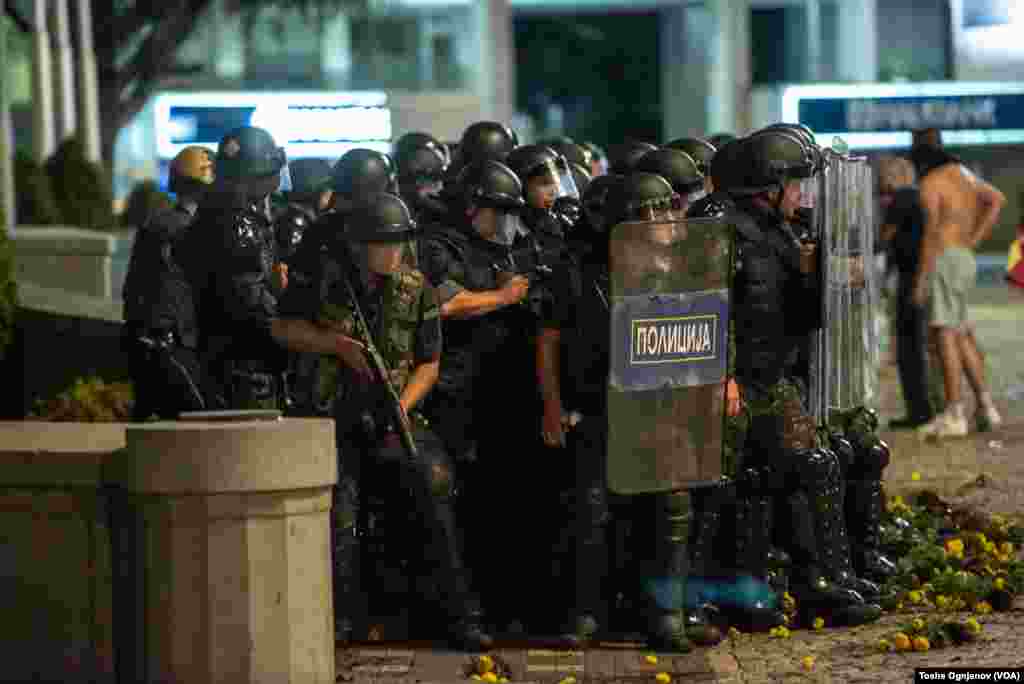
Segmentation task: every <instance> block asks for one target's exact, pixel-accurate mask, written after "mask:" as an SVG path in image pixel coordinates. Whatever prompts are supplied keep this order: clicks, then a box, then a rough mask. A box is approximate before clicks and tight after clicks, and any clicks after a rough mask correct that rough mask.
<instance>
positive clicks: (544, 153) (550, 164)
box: [505, 145, 580, 199]
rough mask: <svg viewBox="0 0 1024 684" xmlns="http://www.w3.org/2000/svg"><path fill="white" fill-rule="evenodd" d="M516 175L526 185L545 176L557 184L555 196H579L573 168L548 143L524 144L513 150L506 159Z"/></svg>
mask: <svg viewBox="0 0 1024 684" xmlns="http://www.w3.org/2000/svg"><path fill="white" fill-rule="evenodd" d="M505 163H506V164H507V165H508V167H509V168H510V169H512V171H513V172H515V174H516V176H518V177H519V179H520V180H521V181H522V183H523V186H524V187H523V190H524V192H525V191H526V190H527V188H526V186H528V185H529V183H530V181H532V180H533V179H535V178H539V177H544V178H547V179H549V181H550V182H551V183H552V184H554V185H556V186H557V191H556V194H555V198H556V199H557V198H558V197H575V198H579V196H580V194H579V190H578V189H577V188H576V183H575V181H574V180H573V177H572V170H571V169H570V168H569V163H568V162H567V161H566V159H565V157H563V156H562V155H560V154H558V153H557V152H555V151H554V150H552V149H551V148H550V147H548V146H546V145H522V146H520V147H517V148H516V149H514V150H512V152H511V153H510V154H509V155H508V159H506V160H505Z"/></svg>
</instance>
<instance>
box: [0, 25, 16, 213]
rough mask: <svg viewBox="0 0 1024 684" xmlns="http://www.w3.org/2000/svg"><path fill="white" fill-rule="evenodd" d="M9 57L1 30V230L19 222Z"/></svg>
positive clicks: (5, 38)
mask: <svg viewBox="0 0 1024 684" xmlns="http://www.w3.org/2000/svg"><path fill="white" fill-rule="evenodd" d="M9 64H10V61H9V59H8V57H7V31H0V208H2V209H3V212H4V223H3V225H0V230H2V231H6V230H9V229H11V228H13V227H14V226H15V225H16V224H17V217H16V216H15V208H16V206H17V203H16V202H15V199H14V198H15V194H14V193H15V189H14V126H13V124H12V123H11V96H10V84H8V83H7V75H8V73H9V72H10V68H9V66H8V65H9Z"/></svg>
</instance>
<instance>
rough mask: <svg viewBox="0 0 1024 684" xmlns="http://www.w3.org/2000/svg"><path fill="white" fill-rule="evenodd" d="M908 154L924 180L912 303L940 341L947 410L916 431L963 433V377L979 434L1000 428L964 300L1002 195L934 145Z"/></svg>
mask: <svg viewBox="0 0 1024 684" xmlns="http://www.w3.org/2000/svg"><path fill="white" fill-rule="evenodd" d="M911 156H912V157H913V158H914V161H915V164H916V165H917V166H918V168H919V170H920V173H921V176H922V178H921V183H920V193H921V206H922V207H923V209H924V212H925V227H924V236H923V239H922V242H921V259H920V263H919V266H918V270H917V274H916V276H915V280H914V290H913V295H912V298H913V301H914V303H915V304H917V305H918V306H923V305H924V304H925V302H929V303H930V316H929V325H930V327H931V331H932V334H933V335H934V336H935V337H936V339H937V341H938V348H939V357H940V359H941V361H942V372H943V376H944V382H945V390H946V410H945V411H943V412H942V413H940V414H939V415H937V416H936V417H935V418H934V419H933V420H932V421H931V422H929V423H927V424H925V425H923V426H921V427H920V428H918V430H919V432H920V433H921V434H922V435H925V436H934V437H958V436H963V435H966V434H967V432H968V429H967V417H966V415H965V412H964V405H963V392H962V387H961V379H960V378H961V374H962V373H963V372H964V371H966V373H967V379H968V381H969V382H970V383H971V387H972V389H973V390H974V394H975V396H976V398H977V419H978V425H979V429H982V430H984V429H991V428H995V427H998V426H999V424H1000V423H1002V419H1001V417H1000V415H999V412H998V411H997V410H996V408H995V405H994V404H993V402H992V395H991V393H990V392H989V391H988V388H987V387H986V385H985V363H984V360H983V358H982V356H981V354H980V352H979V351H978V347H977V344H976V343H975V341H974V336H973V334H972V333H971V331H970V328H969V325H968V322H967V296H968V293H969V292H970V290H971V289H972V288H973V287H974V284H975V282H976V278H977V264H976V262H975V259H974V250H975V248H976V247H977V246H978V245H979V244H980V243H981V242H983V241H984V240H986V239H987V238H988V237H989V235H990V234H991V233H992V228H993V226H994V225H995V223H996V220H998V218H999V213H1000V211H1002V208H1003V206H1004V205H1005V204H1006V197H1005V196H1004V195H1003V193H1001V192H1000V191H999V190H997V189H996V188H994V187H992V186H991V185H989V184H988V183H986V182H985V181H983V180H981V179H980V178H978V177H977V176H975V175H974V174H973V173H971V171H970V170H968V169H967V167H965V166H964V165H963V164H961V163H960V161H959V160H958V159H956V158H955V157H952V156H950V155H948V154H947V153H945V152H944V151H943V150H942V148H940V147H938V146H935V145H930V144H927V143H926V144H919V145H918V146H916V147H915V148H914V150H913V151H912V152H911Z"/></svg>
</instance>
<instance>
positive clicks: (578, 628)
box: [538, 172, 720, 652]
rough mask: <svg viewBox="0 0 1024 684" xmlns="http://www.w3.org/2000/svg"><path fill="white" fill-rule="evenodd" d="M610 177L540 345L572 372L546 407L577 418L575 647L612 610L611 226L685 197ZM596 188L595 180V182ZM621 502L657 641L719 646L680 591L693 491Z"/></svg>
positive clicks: (666, 209) (676, 209) (651, 183)
mask: <svg viewBox="0 0 1024 684" xmlns="http://www.w3.org/2000/svg"><path fill="white" fill-rule="evenodd" d="M605 183H607V185H608V188H607V193H608V194H607V196H606V198H605V203H604V210H605V212H604V216H602V217H600V218H598V217H596V216H593V215H592V214H591V213H590V211H589V209H591V208H593V206H594V205H595V204H596V203H597V201H599V198H595V197H588V198H585V201H586V202H587V203H588V204H587V206H588V220H587V231H588V234H589V235H590V236H591V237H592V238H593V243H592V245H591V249H590V250H589V251H588V253H587V255H586V256H585V257H584V260H583V263H582V264H581V267H580V273H579V277H580V281H581V286H579V287H576V286H573V285H572V284H570V283H566V284H565V286H564V288H563V289H562V294H563V296H562V297H561V298H560V299H559V300H558V306H557V307H556V308H555V309H554V310H553V311H552V315H551V316H549V317H548V318H546V319H545V321H544V322H543V329H542V331H541V334H540V340H539V343H538V346H539V349H538V357H539V358H540V357H542V356H551V357H554V358H555V360H554V361H553V364H554V365H555V366H556V367H557V366H558V365H560V364H565V365H566V366H567V368H568V371H567V372H566V373H564V374H563V375H562V376H560V379H561V383H562V384H561V385H560V386H556V387H550V388H547V389H546V390H545V392H544V394H545V403H546V404H549V405H552V406H553V408H552V409H549V410H546V411H545V413H546V414H547V413H549V411H550V413H551V414H552V415H554V414H555V410H554V409H560V410H561V411H562V412H564V413H565V414H566V415H568V416H569V417H570V418H569V419H568V420H567V421H565V423H566V424H568V425H572V424H573V423H574V422H576V420H577V419H578V423H577V424H576V425H574V426H573V427H574V429H573V430H572V433H571V435H572V439H571V440H570V441H571V444H572V448H573V455H574V461H575V464H576V476H575V478H576V497H575V511H574V516H573V519H574V525H575V528H576V530H575V531H576V538H575V541H576V548H575V559H576V563H577V565H576V569H575V576H574V579H575V589H576V596H575V603H574V606H573V611H572V613H573V614H572V618H571V620H570V622H571V624H570V626H569V629H568V631H567V633H566V635H565V636H566V638H567V639H568V640H569V641H570V643H573V644H576V645H578V644H582V643H586V642H588V641H590V640H591V639H593V638H594V636H595V635H596V634H597V633H598V632H599V630H600V629H601V627H602V626H603V624H604V623H605V621H606V620H608V619H609V612H610V611H609V601H608V590H609V589H610V588H611V587H610V586H609V584H610V580H611V577H610V568H609V556H608V554H609V527H610V525H611V524H612V519H613V514H612V505H611V503H610V497H609V492H608V489H607V473H606V451H607V443H608V421H609V415H608V404H607V388H608V373H609V369H610V365H609V364H610V357H609V353H610V352H609V348H608V343H607V340H608V337H609V336H608V335H594V334H593V331H594V330H602V329H604V330H608V327H609V325H610V320H611V319H610V309H609V302H610V289H609V271H608V263H609V262H608V256H609V253H608V239H609V235H608V229H609V228H610V227H611V226H613V225H615V224H616V223H619V222H622V221H627V220H644V221H660V220H666V221H671V220H673V218H674V217H675V216H677V215H678V216H681V215H682V203H681V200H680V198H679V197H678V195H677V194H676V193H674V192H673V190H672V187H671V186H670V185H669V184H668V182H667V181H665V180H664V179H663V178H661V177H660V176H656V175H654V174H648V173H639V172H638V173H634V174H631V175H629V176H626V177H619V178H617V179H616V178H614V177H613V178H611V179H610V180H609V181H605ZM595 185H597V182H596V181H595V184H593V185H591V188H592V189H593V188H594V187H595ZM563 335H565V336H566V337H569V338H570V339H572V340H573V341H574V344H572V345H571V350H570V351H569V352H568V356H567V358H561V341H562V336H563ZM544 427H545V430H546V431H551V432H555V433H556V437H557V438H561V435H562V432H563V428H561V427H560V426H559V425H558V423H556V422H555V421H553V420H552V421H547V420H546V421H545V424H544ZM623 499H625V501H624V502H623V505H622V506H621V507H620V508H621V509H622V510H621V511H620V512H619V513H618V516H624V517H628V518H629V519H630V522H631V523H632V526H633V532H634V533H633V535H632V536H633V545H634V549H633V551H632V553H631V554H629V557H630V558H631V559H633V561H634V562H632V563H630V565H632V566H633V567H632V568H631V571H632V572H631V575H632V579H631V581H630V585H631V586H629V587H627V589H628V590H631V593H633V594H637V595H639V596H638V600H639V605H640V614H641V617H642V618H643V620H644V623H645V624H644V630H645V631H646V634H647V639H648V643H649V645H650V647H651V648H655V649H659V650H668V651H679V652H686V651H688V650H690V648H691V641H690V637H691V636H692V637H693V638H694V639H696V640H698V641H700V642H701V643H714V642H716V641H717V640H718V639H720V635H719V634H717V633H716V630H715V629H714V628H712V627H710V626H709V625H707V623H706V622H705V621H704V620H702V619H701V616H699V615H698V614H696V612H690V613H689V614H688V613H687V611H685V610H684V607H683V605H682V596H683V592H682V591H678V590H679V589H681V588H682V583H683V579H684V576H685V573H686V540H687V537H688V531H687V530H688V514H689V503H688V497H687V494H686V492H685V491H673V492H670V493H667V494H658V495H646V496H645V495H640V496H631V497H623ZM641 559H642V560H641Z"/></svg>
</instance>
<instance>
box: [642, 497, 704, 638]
mask: <svg viewBox="0 0 1024 684" xmlns="http://www.w3.org/2000/svg"><path fill="white" fill-rule="evenodd" d="M652 504H653V507H654V511H653V515H654V520H653V521H652V522H653V527H654V548H653V561H654V562H653V563H652V564H651V567H650V569H649V571H648V572H647V573H645V574H646V577H645V579H644V587H643V590H644V594H645V595H646V598H647V602H648V609H647V630H646V631H647V644H648V646H649V647H650V648H652V649H654V650H656V651H667V652H672V653H689V652H690V651H691V650H693V644H691V643H690V640H689V639H688V638H687V636H686V618H685V615H684V612H683V596H684V594H685V591H684V585H685V582H686V564H687V554H686V540H687V538H688V536H689V507H690V503H689V496H688V495H687V493H686V492H668V493H665V494H657V495H654V497H653V501H652Z"/></svg>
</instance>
